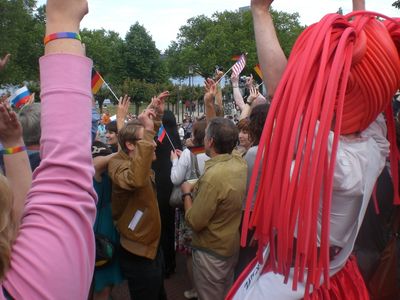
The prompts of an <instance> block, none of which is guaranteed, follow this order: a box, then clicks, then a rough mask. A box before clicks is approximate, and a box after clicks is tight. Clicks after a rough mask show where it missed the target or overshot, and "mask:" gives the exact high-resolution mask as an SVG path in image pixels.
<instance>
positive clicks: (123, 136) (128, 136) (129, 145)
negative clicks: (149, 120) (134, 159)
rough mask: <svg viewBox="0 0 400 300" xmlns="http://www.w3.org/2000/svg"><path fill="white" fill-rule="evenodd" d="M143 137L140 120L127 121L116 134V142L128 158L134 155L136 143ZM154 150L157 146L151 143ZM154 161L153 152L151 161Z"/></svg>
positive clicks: (154, 155)
mask: <svg viewBox="0 0 400 300" xmlns="http://www.w3.org/2000/svg"><path fill="white" fill-rule="evenodd" d="M143 137H144V127H143V124H142V122H140V120H138V119H135V120H132V121H129V122H128V123H127V124H126V125H125V126H124V127H123V128H122V129H121V130H120V131H119V133H118V142H119V145H120V146H121V149H122V151H124V152H125V153H126V154H128V155H129V156H133V155H135V150H136V145H137V142H138V141H140V140H142V139H143ZM153 144H154V149H155V147H156V146H157V144H156V142H155V141H153ZM155 159H156V154H155V152H153V160H155Z"/></svg>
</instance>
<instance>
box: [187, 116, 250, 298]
mask: <svg viewBox="0 0 400 300" xmlns="http://www.w3.org/2000/svg"><path fill="white" fill-rule="evenodd" d="M237 140H238V129H237V128H236V126H235V125H234V124H233V122H231V121H230V120H228V119H224V118H214V119H212V120H211V121H210V123H209V125H208V127H207V129H206V135H205V138H204V146H205V150H206V153H207V155H208V156H209V157H211V159H210V160H208V161H207V162H206V164H205V172H204V175H203V176H202V177H200V179H199V181H198V182H197V183H196V185H194V186H192V185H191V184H189V183H187V182H185V183H184V184H183V185H182V193H183V195H182V198H183V201H184V206H185V219H186V221H187V223H188V225H189V226H190V227H191V228H192V229H193V239H192V247H193V277H194V283H195V287H196V290H197V293H198V295H199V299H200V300H206V299H213V300H214V299H223V298H225V295H226V293H227V292H228V290H229V288H230V287H231V285H232V283H233V270H234V267H235V265H236V263H237V259H238V252H239V238H240V237H239V225H240V219H241V210H242V201H243V198H244V197H245V191H246V178H247V166H246V162H245V161H244V160H243V158H242V157H241V156H239V155H234V154H232V150H233V149H234V147H235V146H236V144H237ZM193 188H194V191H195V193H196V196H195V197H194V199H192V197H193V196H192V194H191V191H192V189H193Z"/></svg>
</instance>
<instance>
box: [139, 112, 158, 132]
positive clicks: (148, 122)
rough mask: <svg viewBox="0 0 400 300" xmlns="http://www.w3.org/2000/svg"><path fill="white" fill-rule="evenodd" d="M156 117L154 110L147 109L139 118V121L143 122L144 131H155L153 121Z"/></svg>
mask: <svg viewBox="0 0 400 300" xmlns="http://www.w3.org/2000/svg"><path fill="white" fill-rule="evenodd" d="M155 117H156V113H155V111H154V110H153V109H145V110H144V111H143V112H142V113H141V114H140V115H139V116H138V119H139V121H140V122H142V124H143V127H144V129H146V130H149V131H152V130H154V122H153V119H154V118H155Z"/></svg>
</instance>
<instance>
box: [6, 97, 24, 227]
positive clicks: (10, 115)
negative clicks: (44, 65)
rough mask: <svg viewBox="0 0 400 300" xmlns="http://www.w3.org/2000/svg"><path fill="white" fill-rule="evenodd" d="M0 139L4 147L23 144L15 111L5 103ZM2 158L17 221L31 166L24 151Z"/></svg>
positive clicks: (22, 208)
mask: <svg viewBox="0 0 400 300" xmlns="http://www.w3.org/2000/svg"><path fill="white" fill-rule="evenodd" d="M0 141H1V143H2V144H3V146H4V148H14V147H21V146H24V141H23V139H22V127H21V124H20V123H19V121H18V119H17V115H16V114H15V112H13V111H11V109H10V108H9V107H8V105H7V104H5V103H3V104H0ZM3 158H4V167H5V171H6V174H7V181H8V182H9V184H10V187H11V190H12V193H13V199H14V201H13V214H14V216H15V219H16V220H17V221H18V222H19V221H20V220H21V217H22V213H23V211H24V206H25V199H26V195H27V194H28V191H29V189H30V187H31V183H32V171H31V166H30V164H29V158H28V154H27V153H26V151H21V152H18V153H15V154H4V156H3Z"/></svg>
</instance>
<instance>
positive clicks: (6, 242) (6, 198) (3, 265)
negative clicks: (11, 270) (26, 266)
mask: <svg viewBox="0 0 400 300" xmlns="http://www.w3.org/2000/svg"><path fill="white" fill-rule="evenodd" d="M12 206H13V196H12V192H11V188H10V186H9V185H8V182H7V179H6V177H4V176H3V175H1V174H0V280H2V279H3V278H4V275H5V273H6V271H7V269H8V267H9V265H10V259H11V245H12V242H13V239H14V238H15V228H16V226H15V225H16V224H15V223H14V222H15V220H14V218H13V213H12Z"/></svg>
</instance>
